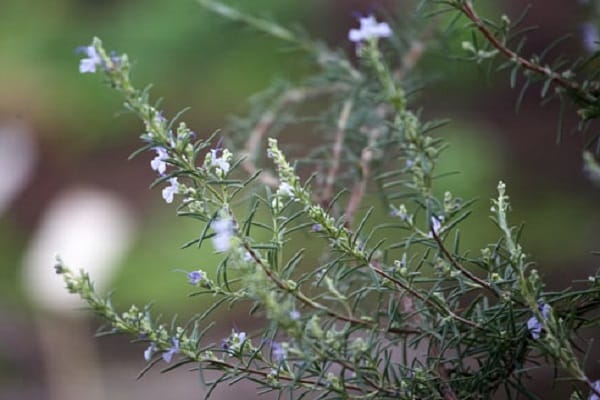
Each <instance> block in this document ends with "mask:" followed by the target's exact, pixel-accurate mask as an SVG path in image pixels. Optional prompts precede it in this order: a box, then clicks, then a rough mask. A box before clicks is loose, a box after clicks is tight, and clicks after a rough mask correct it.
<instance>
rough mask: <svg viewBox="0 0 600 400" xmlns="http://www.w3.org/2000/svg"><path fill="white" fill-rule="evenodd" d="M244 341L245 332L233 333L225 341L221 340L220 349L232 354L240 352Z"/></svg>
mask: <svg viewBox="0 0 600 400" xmlns="http://www.w3.org/2000/svg"><path fill="white" fill-rule="evenodd" d="M245 341H246V332H237V331H233V332H231V335H230V336H229V337H228V338H227V339H223V341H222V342H221V348H222V349H223V350H227V351H228V352H230V353H232V354H233V353H235V352H238V351H240V349H241V348H242V346H243V344H244V342H245Z"/></svg>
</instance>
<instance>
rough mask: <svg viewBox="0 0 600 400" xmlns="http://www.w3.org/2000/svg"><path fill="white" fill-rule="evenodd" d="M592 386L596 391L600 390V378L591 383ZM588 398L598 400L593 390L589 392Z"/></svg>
mask: <svg viewBox="0 0 600 400" xmlns="http://www.w3.org/2000/svg"><path fill="white" fill-rule="evenodd" d="M592 387H593V388H594V390H595V391H596V392H600V379H599V380H597V381H595V382H593V383H592ZM588 400H600V396H598V395H597V394H596V393H594V391H592V392H591V393H590V396H589V397H588Z"/></svg>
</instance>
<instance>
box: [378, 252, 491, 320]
mask: <svg viewBox="0 0 600 400" xmlns="http://www.w3.org/2000/svg"><path fill="white" fill-rule="evenodd" d="M369 267H370V268H371V269H372V270H373V271H374V272H375V273H376V274H378V275H380V276H382V277H384V278H386V279H388V280H390V281H391V282H393V283H395V284H396V285H398V286H400V287H401V288H402V289H404V290H406V291H407V292H409V293H410V294H412V295H413V296H415V297H416V298H418V299H419V300H421V301H423V302H424V303H427V304H429V305H430V306H431V307H433V308H436V309H437V310H438V311H442V312H443V313H445V314H448V315H449V316H450V317H452V318H454V319H456V320H457V321H460V322H462V323H464V324H465V325H469V326H471V327H473V328H476V329H482V328H483V327H482V326H481V325H479V324H478V323H476V322H473V321H471V320H468V319H466V318H463V317H461V316H460V315H458V314H456V313H455V312H454V311H452V310H450V309H447V308H445V307H442V306H440V305H439V304H437V303H435V302H433V301H431V299H429V298H428V297H426V296H424V295H423V294H422V293H419V292H418V291H417V290H415V289H414V288H412V287H410V286H409V285H407V284H406V283H404V282H402V281H401V280H399V279H396V278H394V277H393V276H391V275H389V274H388V273H387V272H385V271H384V270H382V269H381V268H379V267H378V266H376V265H375V264H373V263H369Z"/></svg>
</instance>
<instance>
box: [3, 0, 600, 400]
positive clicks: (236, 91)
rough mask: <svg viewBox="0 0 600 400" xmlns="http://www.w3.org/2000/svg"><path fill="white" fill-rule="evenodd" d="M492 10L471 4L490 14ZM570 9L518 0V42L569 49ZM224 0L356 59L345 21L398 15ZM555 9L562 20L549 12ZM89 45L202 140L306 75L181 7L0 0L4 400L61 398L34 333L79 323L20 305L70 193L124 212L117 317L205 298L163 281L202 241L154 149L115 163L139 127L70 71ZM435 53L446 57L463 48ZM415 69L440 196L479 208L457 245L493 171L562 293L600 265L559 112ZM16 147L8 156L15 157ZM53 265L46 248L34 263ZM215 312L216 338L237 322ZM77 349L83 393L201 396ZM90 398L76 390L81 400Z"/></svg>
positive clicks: (485, 229)
mask: <svg viewBox="0 0 600 400" xmlns="http://www.w3.org/2000/svg"><path fill="white" fill-rule="evenodd" d="M489 3H490V2H485V3H484V2H482V3H481V4H482V6H484V7H485V6H490V5H496V6H498V4H489ZM502 3H503V4H502V7H503V11H504V12H507V13H509V15H516V14H517V13H518V12H519V11H520V9H521V8H522V6H523V5H522V2H520V1H516V0H515V1H506V2H502ZM572 3H575V2H566V1H558V0H555V1H549V0H548V1H543V2H542V1H533V2H532V4H533V8H532V11H531V13H530V15H529V17H528V22H530V24H532V25H533V24H539V25H542V27H541V29H540V30H538V31H537V32H535V33H533V34H532V35H531V37H530V40H529V41H528V49H529V50H540V49H542V48H543V47H544V45H545V44H547V43H548V42H549V41H551V40H552V39H553V38H555V37H558V36H560V35H562V34H564V33H566V32H575V35H574V37H573V38H572V40H571V41H570V42H568V43H569V44H568V45H567V46H566V47H565V48H561V51H564V52H566V53H568V54H570V55H574V56H576V55H581V53H582V52H583V49H582V48H581V45H580V41H579V40H580V39H579V38H578V36H577V32H578V26H579V24H580V23H581V22H582V21H583V20H585V18H586V16H585V14H584V13H583V11H582V10H581V9H579V8H577V5H576V4H572ZM228 4H233V5H238V6H240V7H241V8H242V9H244V10H247V11H249V12H252V13H255V14H258V15H264V16H269V17H273V18H274V19H275V20H277V21H279V22H282V23H284V24H299V25H302V26H303V27H304V28H305V29H306V30H307V31H308V32H310V33H311V35H312V36H314V37H322V38H323V39H324V40H325V41H326V42H328V43H329V44H331V45H332V46H340V47H341V48H342V49H344V50H345V51H347V52H352V51H353V46H352V45H351V44H350V43H348V42H347V41H346V39H345V38H346V33H347V31H348V29H349V28H350V27H353V26H354V25H355V24H356V23H355V19H354V17H353V14H352V13H353V12H363V13H364V12H367V11H369V10H372V9H373V8H374V9H377V8H378V7H381V8H385V9H387V10H392V11H394V10H395V11H397V12H398V18H399V19H400V20H402V18H406V15H403V10H406V9H407V8H408V7H407V5H406V2H402V1H374V2H365V1H347V0H335V1H334V0H331V1H325V0H307V1H286V2H284V1H276V0H253V1H242V0H238V1H233V0H231V1H228ZM557 7H560V8H561V9H564V12H561V13H556V12H554V11H553V10H555V9H556V8H557ZM484 9H485V8H484ZM487 11H491V9H487ZM492 15H493V14H492ZM93 36H99V37H101V38H102V40H103V41H104V44H105V47H106V48H109V49H115V50H117V51H118V52H126V53H127V54H128V55H129V57H130V60H132V61H133V65H134V71H133V78H134V81H135V83H136V84H137V85H138V86H143V85H146V84H148V83H153V89H152V94H153V96H154V98H155V99H158V98H164V101H163V103H162V107H163V108H164V110H165V112H166V114H167V115H171V116H172V115H173V114H174V113H175V112H177V111H178V110H180V109H181V108H183V107H186V106H191V111H188V112H187V113H186V114H185V118H184V119H185V120H186V121H187V122H188V125H189V126H191V127H192V129H194V130H195V131H196V132H198V133H199V134H200V135H208V134H210V133H211V132H213V131H215V130H217V129H219V128H221V127H223V126H225V125H226V124H227V119H228V116H229V115H231V114H235V113H238V114H243V113H244V112H245V111H247V110H248V104H247V101H246V99H247V97H248V96H249V95H251V94H252V93H254V92H256V91H258V90H261V89H262V88H264V87H266V86H267V85H268V84H269V83H270V82H272V81H273V80H274V79H275V78H277V77H283V78H286V79H292V80H293V79H294V78H297V77H300V76H302V74H303V73H304V72H306V71H308V70H309V68H310V67H309V64H308V63H306V62H305V61H303V60H304V58H303V57H302V54H299V53H297V52H295V51H290V50H289V48H287V47H286V45H285V44H283V45H282V44H281V43H278V42H276V41H274V40H272V39H269V38H265V37H264V36H263V35H261V34H258V33H255V32H253V31H251V30H249V29H246V28H243V27H240V26H238V25H235V24H231V23H229V22H227V21H223V20H220V19H219V18H217V17H215V16H214V15H212V14H210V13H209V12H207V11H206V10H204V9H202V8H201V7H200V6H199V5H198V4H196V2H194V1H188V0H175V1H171V2H164V1H158V0H145V1H141V0H138V1H114V0H112V1H98V0H86V1H83V0H79V1H75V0H56V1H53V2H42V1H35V0H23V1H17V0H3V1H2V2H0V88H1V89H0V129H4V128H2V127H6V129H12V128H11V127H18V129H16V130H17V131H19V132H24V134H25V135H26V136H27V138H28V140H29V145H30V147H31V148H33V149H34V150H33V151H32V152H31V154H33V155H32V156H31V160H32V162H31V165H30V166H29V167H23V166H20V165H21V164H18V163H17V162H13V163H12V164H11V165H9V166H8V167H7V168H4V169H3V171H1V172H0V180H2V179H8V177H9V176H16V175H18V173H17V172H19V171H22V170H21V169H25V168H28V171H29V173H27V174H24V177H23V178H22V180H21V181H19V182H20V183H21V184H20V186H19V185H16V186H15V187H16V189H15V190H14V193H13V195H11V196H12V197H10V198H9V199H8V200H7V201H6V206H5V207H4V208H3V209H0V213H1V214H0V259H1V260H2V263H1V266H0V325H1V326H0V398H11V399H55V398H58V397H57V396H58V395H57V393H61V392H60V388H58V389H56V386H57V385H59V386H60V384H56V383H52V380H53V379H55V377H54V376H53V374H52V373H49V372H48V371H49V370H52V369H60V368H59V367H60V366H59V365H58V364H57V365H54V364H53V362H54V361H48V357H50V359H51V360H53V359H52V357H53V356H52V355H50V356H48V355H47V354H46V353H45V350H44V349H46V348H47V347H48V346H49V347H51V348H52V347H53V346H55V345H54V344H52V343H51V344H50V345H48V344H47V343H48V341H47V338H44V337H43V336H44V334H40V331H44V329H45V328H44V327H47V325H44V324H45V323H49V324H50V325H51V326H52V325H54V326H56V325H57V324H58V326H59V327H60V326H61V324H62V323H63V322H62V321H63V318H67V319H66V321H68V322H65V324H73V325H65V326H73V328H72V330H73V331H75V330H77V329H78V328H76V326H78V324H80V325H81V323H80V322H72V320H71V317H63V316H61V315H59V314H60V313H56V312H54V311H53V312H47V311H42V310H43V309H44V307H43V306H42V307H40V305H39V304H37V303H36V301H35V300H32V299H31V296H30V293H29V292H28V290H27V289H26V288H27V287H28V286H27V284H24V283H23V282H24V280H26V279H27V275H24V274H23V265H24V263H25V261H26V260H27V256H26V254H27V252H28V251H29V248H30V246H31V243H32V240H34V239H32V238H34V237H35V235H36V232H37V231H38V229H39V227H40V225H41V224H42V221H44V218H46V212H47V210H48V207H50V206H51V204H52V203H53V201H54V200H56V199H57V198H60V196H61V194H62V193H64V192H65V191H67V190H69V189H72V188H76V187H80V186H86V187H95V188H97V189H99V190H105V191H107V192H109V193H111V195H112V196H116V197H117V198H119V199H120V201H122V202H123V204H125V205H126V208H127V209H128V210H129V211H130V212H131V218H132V221H133V224H132V226H133V228H132V231H131V235H130V242H129V245H128V246H127V248H126V249H125V251H124V255H123V257H121V259H120V260H119V262H118V266H117V268H116V270H115V272H114V273H113V274H112V275H111V276H110V277H109V278H107V279H108V282H106V283H105V286H106V287H110V288H115V289H116V291H115V293H114V295H113V297H114V301H115V303H117V304H119V305H121V307H126V306H127V305H128V304H130V303H137V304H144V303H147V302H149V301H154V302H155V304H156V305H155V308H156V310H157V311H159V312H165V313H169V314H171V313H178V314H180V315H183V316H186V315H190V314H192V313H194V312H196V311H198V310H199V309H201V308H202V307H203V306H205V305H206V304H207V303H206V302H207V301H210V299H200V298H191V299H190V298H188V297H187V296H186V290H187V287H186V281H185V276H184V275H183V274H182V273H181V272H176V271H175V270H177V269H183V270H192V269H197V268H203V269H207V270H210V268H211V266H212V265H214V264H215V263H216V261H217V260H218V259H217V258H216V257H214V256H213V255H212V254H211V251H210V249H208V250H207V251H204V250H203V251H198V250H194V249H189V250H183V251H182V250H180V246H181V244H183V243H185V242H186V241H188V240H190V239H192V238H194V237H195V236H197V235H198V234H199V232H200V230H199V229H200V228H199V226H198V225H197V224H196V223H195V222H193V221H191V220H182V219H177V218H175V207H173V206H168V205H165V204H164V203H163V201H162V199H161V198H160V193H159V192H158V190H159V189H155V190H154V191H152V192H150V191H149V189H148V186H149V184H150V183H151V182H152V179H153V178H154V175H153V173H152V171H151V170H150V169H149V168H148V166H149V165H148V163H149V161H150V159H151V155H144V156H141V157H139V158H137V159H135V160H133V161H127V157H128V155H129V154H130V153H131V152H132V151H133V150H135V149H136V148H137V146H138V135H139V134H140V133H141V129H142V126H141V124H140V123H139V121H137V120H136V119H135V118H134V117H133V116H131V115H128V114H125V113H122V106H121V100H120V98H119V97H118V96H117V94H116V93H114V92H113V91H112V90H110V89H109V88H107V87H106V86H105V85H104V84H103V83H102V82H101V79H99V78H98V76H82V75H81V74H79V73H78V63H79V59H80V55H78V54H76V48H77V47H78V46H80V45H87V44H89V43H90V41H91V38H92V37H93ZM449 46H450V47H451V48H456V49H458V48H459V47H460V39H459V38H457V39H456V40H455V41H454V42H451V43H449ZM422 66H423V68H424V71H425V73H430V74H434V75H436V76H438V75H441V76H442V77H441V78H440V79H437V80H435V82H434V83H433V84H431V85H430V86H429V87H427V88H426V90H424V91H423V93H421V94H420V95H419V97H418V99H417V102H418V105H419V106H423V107H424V114H425V116H426V117H428V118H451V119H452V120H453V121H454V122H453V123H452V124H450V125H449V126H447V127H445V128H443V129H442V130H440V131H439V134H440V135H442V136H445V137H447V140H448V142H449V143H450V145H451V146H450V148H449V149H448V150H447V151H446V152H445V153H444V156H443V159H442V165H441V166H440V170H455V171H460V172H461V173H460V174H459V175H455V176H452V177H449V178H445V179H444V180H443V181H440V183H439V186H440V187H443V188H452V190H453V193H454V194H456V195H458V196H461V197H463V198H472V197H477V198H479V201H478V202H477V203H476V205H475V207H474V215H473V217H472V218H471V219H470V220H469V221H468V222H467V223H466V224H465V225H464V228H463V229H462V232H463V241H462V243H463V247H464V248H472V249H473V252H478V250H479V249H480V248H481V247H482V246H484V245H485V244H486V243H488V242H490V241H493V240H494V239H495V237H496V233H495V229H494V227H493V225H492V224H491V223H490V221H489V220H488V218H487V214H488V209H489V204H490V203H489V198H490V197H492V196H494V195H495V188H496V184H497V181H498V180H500V179H502V180H504V181H505V182H507V183H508V188H509V193H510V194H511V198H512V204H513V207H514V214H513V221H515V222H521V221H523V222H525V223H526V228H525V230H524V236H523V244H524V246H525V248H526V249H527V252H528V253H530V254H532V258H533V259H534V260H536V261H537V262H538V265H539V269H540V270H541V271H542V273H543V275H545V276H546V277H548V278H549V281H550V286H556V287H563V286H564V285H565V282H566V281H567V280H568V279H571V278H573V277H581V278H584V279H585V278H586V277H587V276H588V275H589V274H591V273H592V271H593V270H595V268H596V267H597V266H598V261H597V259H594V258H593V257H592V256H591V251H592V250H597V249H598V237H599V233H600V211H599V209H598V207H597V205H598V202H599V200H600V196H599V194H598V193H599V191H598V189H597V188H596V189H594V188H593V187H592V186H591V184H590V183H589V182H588V181H587V180H586V179H585V177H584V176H583V174H582V172H581V159H580V149H581V145H582V138H581V137H579V136H578V135H572V136H568V137H566V138H565V140H564V142H563V144H562V145H560V146H557V145H555V141H554V132H555V129H556V124H557V110H558V105H557V104H549V105H547V106H545V107H543V108H542V107H540V106H539V105H538V92H531V93H530V94H529V95H528V96H526V98H525V101H524V104H523V107H522V109H521V111H520V113H519V115H515V112H514V104H515V99H516V96H517V94H518V93H517V92H516V91H511V90H510V89H508V79H507V77H506V76H505V75H503V74H497V75H494V76H492V78H491V79H488V78H487V77H486V76H485V74H484V73H482V72H481V71H479V70H478V69H477V68H476V67H475V66H471V65H468V64H464V63H461V62H460V61H453V60H450V59H449V58H448V56H447V53H446V52H445V51H444V49H440V48H434V49H433V50H432V51H431V53H429V54H428V55H427V56H426V57H425V59H424V60H423V63H422ZM0 132H2V131H0ZM13 153H15V155H16V156H17V158H19V157H20V154H19V152H18V151H15V152H13ZM23 157H24V155H23ZM21 158H22V157H21ZM17 166H19V167H17ZM17 168H19V169H18V170H17ZM52 257H53V254H52V253H50V254H48V262H47V265H48V268H51V266H52V262H53V259H52ZM74 267H76V268H78V267H79V266H74ZM80 314H82V313H80ZM232 315H234V316H233V317H232ZM219 318H220V319H222V320H223V321H222V325H223V326H222V329H223V331H224V332H227V331H228V330H230V329H231V328H232V327H233V326H234V325H235V324H236V323H239V321H242V320H243V318H244V316H243V314H240V315H237V314H229V315H227V316H220V317H219ZM40 321H46V322H42V323H40ZM48 321H49V322H48ZM248 324H251V323H250V322H248ZM97 325H98V322H97V321H93V322H89V321H88V322H84V323H83V328H82V329H83V331H84V332H85V334H84V335H83V336H84V337H87V336H85V335H88V336H90V337H91V332H93V330H94V329H95V327H96V326H97ZM51 329H52V328H51ZM51 329H49V330H51ZM69 331H71V329H69ZM57 332H59V333H60V329H58V330H57ZM50 336H52V335H50ZM59 336H60V334H59ZM65 336H68V335H65ZM78 340H82V341H84V340H83V339H78ZM58 342H60V340H58ZM58 342H57V343H58ZM90 343H91V344H89V343H88V344H85V345H82V346H83V347H82V349H84V350H81V352H82V353H81V354H88V353H86V351H89V352H91V354H94V355H93V358H94V360H96V361H97V362H96V361H95V364H94V365H96V366H97V368H98V370H97V375H98V376H100V378H97V377H96V378H97V379H96V378H90V379H92V380H94V379H95V380H94V382H95V383H94V385H97V386H98V387H99V389H98V392H99V393H100V394H98V395H97V396H98V397H97V398H143V397H148V398H160V397H171V395H173V393H175V392H174V390H176V393H178V394H179V395H180V397H181V398H187V397H191V396H192V394H193V393H201V392H202V391H203V390H204V389H202V388H201V387H200V385H199V384H198V382H197V379H195V378H193V377H191V376H189V374H187V375H186V373H184V372H179V373H176V374H169V377H164V378H163V377H160V378H157V379H155V378H152V379H150V378H145V379H144V380H143V381H141V382H138V383H135V384H134V383H132V382H133V380H134V378H135V375H136V370H139V369H141V368H142V367H143V365H144V363H143V360H142V357H141V352H142V351H143V347H142V346H141V345H138V346H137V347H135V346H129V345H128V344H127V339H123V338H121V339H118V338H110V339H101V340H94V339H90ZM56 346H60V344H56ZM56 346H55V347H56ZM86 346H87V347H86ZM57 348H58V347H57ZM85 348H88V350H85ZM58 353H59V354H64V351H62V350H59V351H58ZM56 362H57V363H59V364H60V362H62V361H56ZM67 364H68V365H76V363H75V362H73V363H72V364H69V361H67ZM121 366H122V367H121ZM121 371H124V372H122V373H121ZM174 375H176V376H174ZM98 381H99V382H100V383H98ZM107 382H112V383H107ZM73 385H75V384H73ZM174 388H176V389H174ZM243 390H246V391H247V392H246V395H245V396H246V397H248V398H251V397H252V396H253V395H252V393H254V390H253V388H252V386H249V387H246V389H243ZM224 393H228V392H226V391H225V392H224ZM87 394H88V395H89V396H86V398H94V397H93V396H92V395H91V394H90V393H87ZM63 396H66V395H65V394H63ZM222 396H225V397H223V398H226V396H227V395H226V394H222ZM173 397H175V396H173ZM63 398H65V397H63ZM80 398H81V397H80Z"/></svg>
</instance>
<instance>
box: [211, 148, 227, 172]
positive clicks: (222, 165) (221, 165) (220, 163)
mask: <svg viewBox="0 0 600 400" xmlns="http://www.w3.org/2000/svg"><path fill="white" fill-rule="evenodd" d="M218 152H219V150H218V149H213V150H211V151H210V153H211V158H210V166H211V167H217V168H218V169H220V170H221V171H223V174H227V173H228V172H229V168H231V165H230V164H229V161H227V153H226V152H225V151H223V152H222V153H221V157H218V156H217V153H218Z"/></svg>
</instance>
